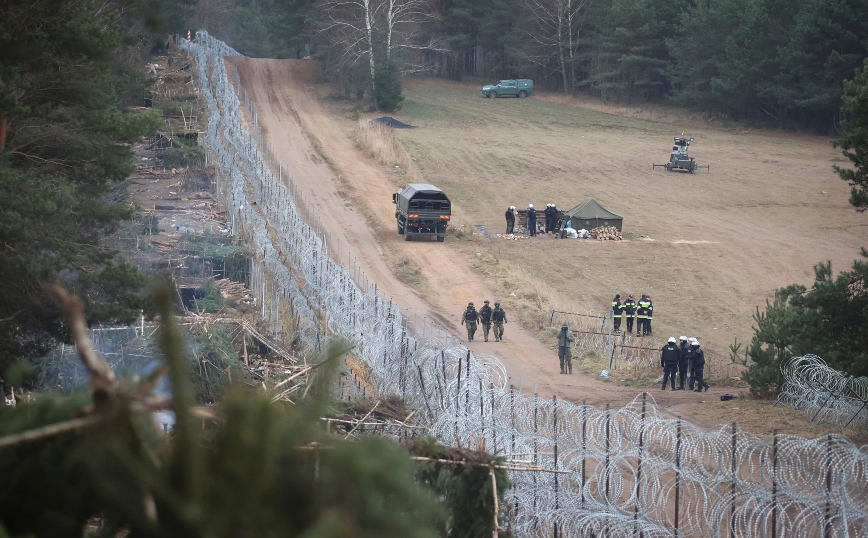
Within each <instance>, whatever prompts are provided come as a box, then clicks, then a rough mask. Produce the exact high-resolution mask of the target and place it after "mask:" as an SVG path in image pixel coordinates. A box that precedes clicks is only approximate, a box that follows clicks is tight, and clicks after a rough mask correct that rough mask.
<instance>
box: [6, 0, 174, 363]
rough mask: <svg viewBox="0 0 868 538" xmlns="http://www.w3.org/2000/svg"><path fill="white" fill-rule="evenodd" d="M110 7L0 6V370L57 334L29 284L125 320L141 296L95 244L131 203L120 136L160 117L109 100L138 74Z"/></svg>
mask: <svg viewBox="0 0 868 538" xmlns="http://www.w3.org/2000/svg"><path fill="white" fill-rule="evenodd" d="M117 8H118V6H116V5H115V4H103V3H97V2H94V1H91V0H86V1H81V0H48V1H45V2H21V1H13V2H11V3H9V4H8V6H7V7H6V8H5V9H3V10H2V13H0V28H3V30H0V199H2V200H3V204H2V205H0V245H3V248H4V255H3V256H0V279H2V281H3V283H4V286H3V291H2V292H0V319H4V320H6V321H5V322H4V323H2V324H0V375H2V373H3V372H4V371H5V369H6V367H7V366H8V365H9V364H10V362H11V361H12V360H13V359H14V358H16V357H21V356H24V355H33V354H39V353H41V352H43V351H44V350H45V349H47V348H49V347H51V346H52V345H53V344H54V343H55V342H56V341H57V340H58V339H63V338H65V337H66V333H65V328H64V324H63V323H62V321H61V320H60V318H59V315H58V312H57V310H56V309H55V308H53V307H52V306H50V305H45V304H44V303H43V301H42V298H41V288H40V285H41V283H44V282H61V283H63V284H64V285H65V286H66V287H67V288H69V289H72V290H75V292H76V293H77V294H78V295H80V296H82V297H85V298H86V300H87V302H88V306H89V308H88V313H89V316H90V317H89V319H90V321H106V322H129V321H131V320H132V319H133V317H134V316H135V315H136V314H138V312H139V311H140V310H141V309H142V308H145V307H147V305H148V302H147V301H146V300H145V298H144V296H143V295H142V294H141V293H140V290H141V289H142V286H143V284H144V278H143V277H142V276H141V275H140V274H139V273H138V271H137V270H136V269H135V268H134V267H133V266H132V265H131V264H130V263H128V262H126V261H124V260H122V259H120V258H118V257H117V255H116V254H115V253H114V252H112V251H110V250H109V249H106V248H103V247H102V246H101V245H100V241H101V239H102V238H103V237H105V235H107V234H109V233H111V232H112V231H113V230H114V229H115V227H116V226H117V223H118V222H119V221H120V220H122V219H127V218H129V217H130V216H131V213H132V210H131V208H130V207H129V206H128V205H127V204H125V203H124V192H123V190H122V189H121V188H120V187H122V185H123V180H124V179H125V178H126V177H127V176H128V175H129V174H130V172H131V171H132V170H133V154H132V150H131V148H130V144H131V143H133V142H135V141H136V140H138V139H139V138H140V137H141V135H142V134H144V133H147V132H150V131H153V130H155V129H156V128H157V126H158V125H160V124H161V122H162V120H161V119H160V118H159V115H158V114H157V113H156V112H154V111H145V112H126V111H124V110H123V109H122V108H121V107H120V105H119V103H122V102H128V101H129V99H128V98H127V96H125V95H123V94H121V93H119V92H120V91H122V90H125V89H126V90H132V89H136V88H139V89H140V88H141V84H140V83H137V82H136V81H137V80H138V81H141V80H142V77H141V76H140V75H137V74H136V71H134V70H133V69H131V68H130V67H129V64H127V63H124V62H130V63H131V64H135V65H137V66H140V63H139V60H138V57H137V56H135V55H127V52H128V49H127V48H125V47H126V46H125V45H123V42H124V40H125V39H126V38H127V37H128V35H129V34H128V32H130V31H132V26H130V25H131V24H132V22H131V21H130V20H128V19H127V18H126V14H122V13H121V11H120V10H119V9H117ZM121 51H124V53H123V54H121ZM139 96H140V94H139Z"/></svg>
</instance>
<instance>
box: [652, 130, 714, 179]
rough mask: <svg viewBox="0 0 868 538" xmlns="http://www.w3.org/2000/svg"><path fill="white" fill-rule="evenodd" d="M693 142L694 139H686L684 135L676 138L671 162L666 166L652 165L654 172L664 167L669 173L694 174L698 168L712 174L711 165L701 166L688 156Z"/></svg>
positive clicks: (670, 158) (670, 155) (670, 156)
mask: <svg viewBox="0 0 868 538" xmlns="http://www.w3.org/2000/svg"><path fill="white" fill-rule="evenodd" d="M691 142H693V139H692V138H684V136H683V134H682V136H676V137H675V142H674V143H673V145H672V153H670V154H669V162H668V163H666V164H652V165H651V169H652V170H653V169H655V168H657V167H658V166H662V167H664V168H666V170H668V171H669V172H672V171H673V170H684V171H686V172H690V173H691V174H692V173H693V172H694V171H695V170H696V169H697V168H705V169H707V170H708V171H709V172H711V165H710V164H707V165H705V166H699V165H697V164H696V161H695V160H693V157H691V156H690V155H688V154H687V147H688V146H690V143H691Z"/></svg>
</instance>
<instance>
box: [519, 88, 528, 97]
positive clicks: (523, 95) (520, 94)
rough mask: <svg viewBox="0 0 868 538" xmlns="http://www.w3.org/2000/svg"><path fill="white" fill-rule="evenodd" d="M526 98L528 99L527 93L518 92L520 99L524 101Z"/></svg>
mask: <svg viewBox="0 0 868 538" xmlns="http://www.w3.org/2000/svg"><path fill="white" fill-rule="evenodd" d="M525 97H527V92H526V91H524V90H521V91H520V92H518V98H519V99H524V98H525Z"/></svg>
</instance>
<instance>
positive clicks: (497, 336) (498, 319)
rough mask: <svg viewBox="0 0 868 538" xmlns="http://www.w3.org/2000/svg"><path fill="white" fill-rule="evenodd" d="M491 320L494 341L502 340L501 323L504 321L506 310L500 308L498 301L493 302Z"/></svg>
mask: <svg viewBox="0 0 868 538" xmlns="http://www.w3.org/2000/svg"><path fill="white" fill-rule="evenodd" d="M491 321H492V323H494V341H495V342H501V341H503V324H504V323H506V311H505V310H504V309H502V308H500V302H499V301H495V302H494V310H492V311H491Z"/></svg>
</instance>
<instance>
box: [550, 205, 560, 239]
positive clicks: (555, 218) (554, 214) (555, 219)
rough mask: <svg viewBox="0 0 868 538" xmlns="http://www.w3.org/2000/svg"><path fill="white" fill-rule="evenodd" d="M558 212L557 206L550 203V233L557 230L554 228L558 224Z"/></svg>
mask: <svg viewBox="0 0 868 538" xmlns="http://www.w3.org/2000/svg"><path fill="white" fill-rule="evenodd" d="M558 213H559V211H558V206H556V205H555V204H552V210H551V215H552V225H551V229H552V233H555V232H557V229H556V228H557V226H558Z"/></svg>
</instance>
